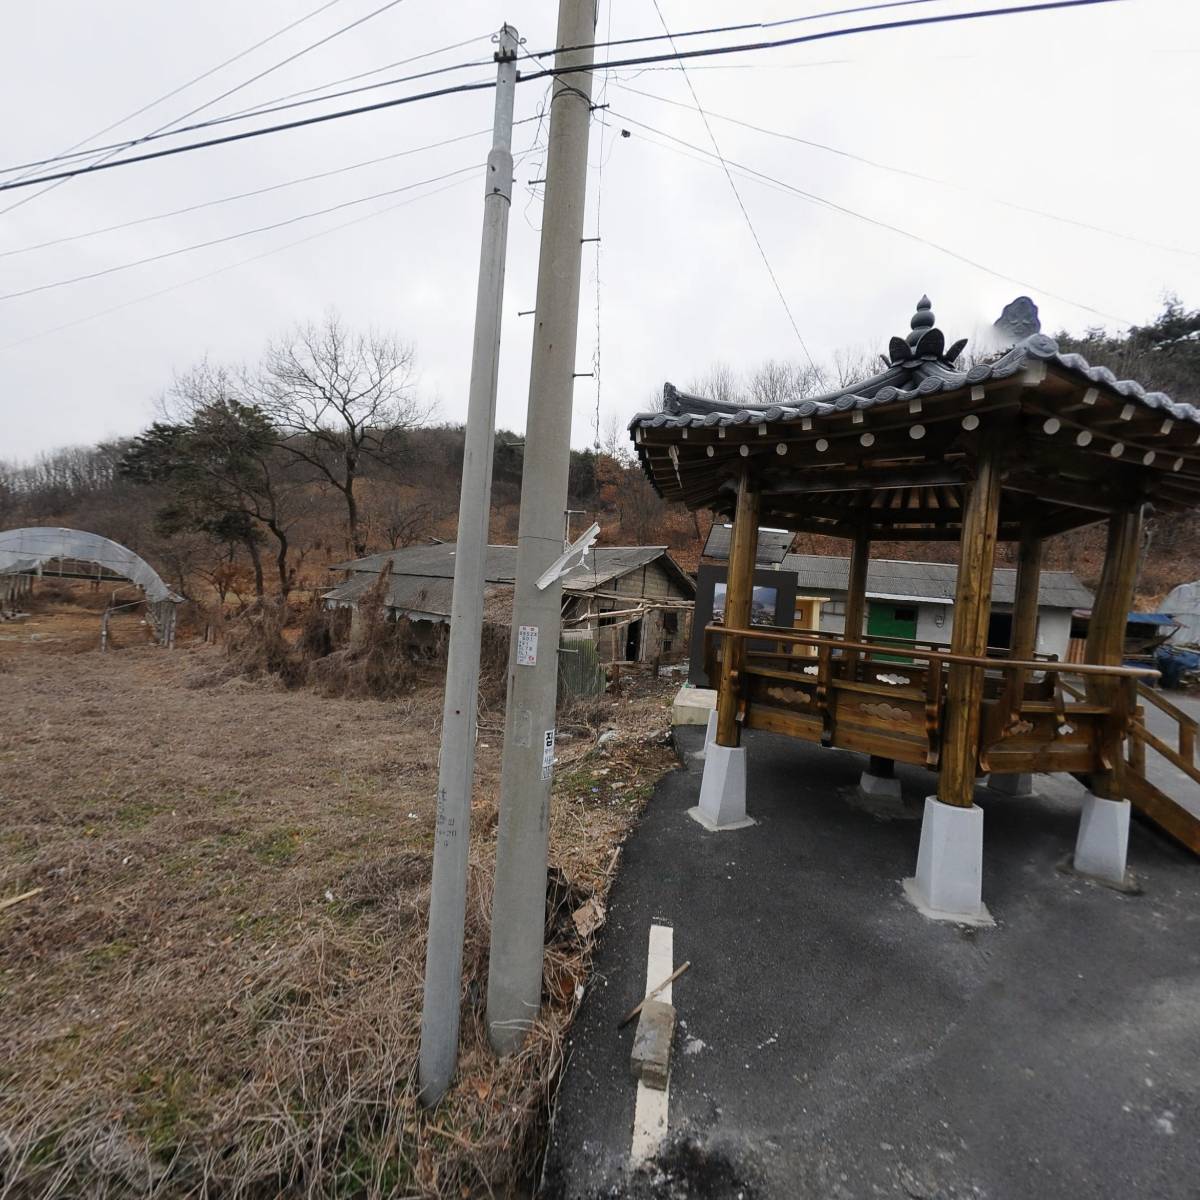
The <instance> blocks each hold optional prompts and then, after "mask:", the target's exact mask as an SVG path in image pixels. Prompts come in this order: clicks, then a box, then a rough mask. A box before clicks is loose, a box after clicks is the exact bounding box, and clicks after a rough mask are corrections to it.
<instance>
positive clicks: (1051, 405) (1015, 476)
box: [630, 297, 1200, 919]
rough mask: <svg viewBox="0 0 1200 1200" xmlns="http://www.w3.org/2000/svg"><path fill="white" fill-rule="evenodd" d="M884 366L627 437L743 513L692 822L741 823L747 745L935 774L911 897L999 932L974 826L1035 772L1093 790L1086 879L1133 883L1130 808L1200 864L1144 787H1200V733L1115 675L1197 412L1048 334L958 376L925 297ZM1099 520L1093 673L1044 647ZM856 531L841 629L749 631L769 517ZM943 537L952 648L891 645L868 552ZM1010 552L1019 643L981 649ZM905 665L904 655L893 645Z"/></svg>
mask: <svg viewBox="0 0 1200 1200" xmlns="http://www.w3.org/2000/svg"><path fill="white" fill-rule="evenodd" d="M910 326H911V331H910V332H909V333H908V334H907V336H905V337H894V338H892V339H891V342H890V344H889V346H888V353H887V355H886V358H885V360H884V365H883V369H882V370H881V371H880V372H879V373H878V374H876V375H874V376H872V377H871V378H869V379H864V380H863V381H862V382H861V383H858V384H855V385H854V386H852V387H849V388H846V389H844V390H841V391H837V392H831V393H828V394H826V395H822V396H817V397H813V398H811V399H807V400H804V401H801V402H797V403H795V404H790V405H786V406H782V405H781V406H774V407H764V408H742V407H739V406H737V405H731V404H724V403H718V402H716V401H712V400H705V399H702V398H700V397H698V396H690V395H686V394H684V393H682V392H679V391H677V390H676V389H675V388H673V387H672V386H671V385H670V384H667V385H666V387H665V388H664V395H663V407H662V410H661V411H660V412H654V413H645V414H641V415H639V416H637V417H635V418H634V420H633V422H632V423H631V426H630V429H631V435H632V437H633V439H634V442H635V444H636V446H637V451H638V454H639V456H640V459H641V463H642V467H643V469H644V470H645V472H646V474H647V475H648V476H649V478H650V480H651V482H652V483H653V485H654V487H655V488H656V489H657V490H658V492H659V494H660V495H661V496H663V497H664V498H665V499H667V500H674V501H679V502H681V503H683V504H685V505H687V507H688V508H690V509H699V508H708V509H711V510H712V511H714V512H715V513H716V514H718V515H720V516H721V517H723V518H726V519H729V518H732V520H733V532H732V537H731V546H730V555H729V567H728V582H727V594H726V602H725V617H724V622H723V624H714V625H712V626H710V627H709V628H708V630H707V638H708V653H709V656H710V662H711V666H712V669H711V670H710V671H709V677H710V678H717V679H719V689H718V698H717V711H716V717H715V722H714V724H715V729H714V730H713V737H712V740H711V743H710V745H709V747H708V750H707V754H706V761H705V772H704V780H703V784H702V788H701V800H700V805H699V809H698V811H697V817H698V819H700V820H701V821H703V822H704V823H706V824H707V825H709V827H711V828H728V827H730V826H736V825H737V824H739V823H741V822H742V821H743V820H745V819H746V799H745V797H746V762H745V753H746V752H745V750H744V749H743V748H741V747H740V745H739V742H740V733H741V730H742V729H763V730H770V731H774V732H776V733H782V734H786V735H788V736H791V737H794V738H800V739H803V740H806V741H810V742H818V743H821V744H823V745H827V746H836V747H841V748H843V749H847V750H855V751H859V752H862V753H864V754H867V755H869V756H871V758H870V766H869V769H868V774H867V776H866V777H865V779H866V780H867V781H870V780H876V781H878V780H881V779H887V778H888V777H889V776H891V774H892V770H893V764H894V763H895V762H902V763H910V764H917V765H922V766H926V767H929V768H931V769H933V770H934V771H936V772H937V777H938V778H937V794H936V796H931V797H929V799H928V800H927V801H926V805H925V814H924V818H923V824H922V830H921V841H920V848H919V851H918V859H917V871H916V875H915V878H914V879H913V880H910V881H908V883H907V885H906V886H907V888H908V890H909V894H910V897H911V898H912V899H913V900H914V901H915V902H916V903H918V905H919V906H922V907H923V908H925V909H926V910H927V911H929V912H930V913H931V915H935V916H936V915H941V916H952V917H954V918H955V919H987V914H986V909H984V907H983V904H982V896H981V884H980V880H981V864H982V850H983V812H982V809H980V808H979V807H977V806H976V805H975V804H974V802H973V794H974V789H975V786H976V782H977V780H978V779H979V777H980V776H981V775H984V774H988V773H990V774H991V776H992V783H993V785H994V786H995V785H997V784H1002V783H1003V782H1004V780H1005V778H1006V777H1007V778H1008V779H1009V780H1010V782H1011V781H1013V780H1015V779H1016V778H1018V777H1020V776H1027V775H1028V774H1030V773H1032V772H1039V771H1065V772H1070V773H1073V774H1075V775H1076V776H1077V777H1079V778H1080V779H1082V780H1084V781H1085V782H1086V785H1087V787H1088V793H1087V795H1086V798H1085V804H1084V810H1083V816H1082V820H1081V825H1080V833H1079V839H1078V841H1077V844H1076V851H1075V866H1076V869H1077V870H1079V871H1081V872H1083V873H1085V874H1089V875H1093V876H1096V877H1099V878H1102V879H1106V880H1109V881H1112V882H1119V881H1121V880H1122V879H1123V878H1124V874H1125V852H1126V843H1127V838H1128V829H1129V816H1130V812H1129V809H1130V802H1131V801H1132V802H1133V803H1134V804H1136V805H1137V806H1138V807H1139V808H1141V809H1143V810H1144V811H1145V812H1146V813H1147V814H1148V815H1149V816H1150V817H1151V818H1152V819H1154V820H1156V821H1157V822H1158V823H1159V824H1160V825H1162V826H1163V827H1164V828H1165V829H1166V830H1167V831H1168V832H1169V833H1171V834H1172V835H1173V836H1175V837H1176V838H1178V839H1179V840H1181V841H1183V842H1184V843H1185V844H1187V845H1189V846H1190V847H1191V848H1192V849H1193V850H1195V851H1197V852H1198V853H1200V814H1193V813H1191V812H1190V811H1189V810H1188V809H1187V808H1185V807H1183V806H1182V805H1181V804H1179V803H1177V802H1176V801H1175V800H1173V799H1172V798H1171V797H1168V796H1166V795H1165V794H1164V793H1163V792H1161V791H1160V790H1159V789H1158V788H1156V787H1155V786H1154V785H1153V784H1152V783H1150V782H1149V781H1148V780H1147V779H1146V777H1145V773H1144V770H1143V769H1142V764H1143V763H1144V752H1145V746H1146V745H1147V744H1150V745H1152V746H1153V748H1154V749H1155V751H1156V752H1157V753H1162V754H1164V755H1169V756H1171V761H1172V762H1175V763H1176V765H1179V766H1180V767H1181V769H1183V770H1185V771H1186V773H1187V774H1189V775H1190V776H1191V777H1192V778H1194V779H1196V780H1197V782H1200V770H1198V769H1197V768H1196V765H1195V761H1194V740H1195V738H1194V735H1195V729H1196V725H1195V722H1192V721H1190V719H1189V718H1187V717H1186V715H1185V714H1183V713H1182V712H1181V711H1180V710H1179V709H1177V708H1175V706H1173V705H1170V704H1169V702H1167V701H1165V700H1163V699H1161V698H1160V697H1159V696H1158V695H1157V694H1156V693H1154V692H1153V691H1151V690H1150V689H1149V688H1148V687H1146V686H1143V685H1145V684H1148V683H1150V682H1151V681H1152V680H1153V678H1154V676H1155V673H1154V672H1153V671H1147V670H1143V669H1136V668H1132V667H1124V666H1122V665H1121V651H1122V635H1123V631H1124V628H1125V616H1126V614H1127V613H1128V612H1129V610H1130V608H1131V607H1132V602H1133V597H1134V587H1135V583H1136V578H1137V571H1138V563H1139V555H1140V551H1141V546H1142V526H1143V521H1144V519H1145V517H1146V515H1147V513H1148V512H1150V511H1159V512H1174V511H1180V510H1185V509H1190V508H1194V507H1196V506H1197V505H1198V504H1200V410H1198V409H1196V408H1194V407H1192V406H1191V405H1186V404H1175V403H1172V401H1171V400H1170V399H1169V398H1168V397H1167V396H1165V395H1163V394H1162V393H1158V392H1148V391H1146V390H1145V389H1143V388H1142V387H1141V386H1140V385H1138V384H1137V383H1134V382H1132V381H1128V380H1118V379H1117V378H1116V377H1115V376H1114V375H1113V374H1112V373H1111V372H1110V371H1108V370H1106V369H1105V368H1102V367H1091V366H1089V365H1088V363H1086V362H1085V361H1084V360H1083V359H1082V358H1080V357H1079V356H1078V355H1074V354H1063V353H1060V351H1059V348H1058V345H1057V343H1056V342H1055V341H1054V340H1053V339H1052V338H1050V337H1047V336H1045V335H1043V334H1040V333H1035V334H1033V335H1032V336H1029V337H1026V338H1025V339H1024V340H1022V341H1019V342H1018V343H1017V344H1016V345H1014V346H1012V347H1011V349H1008V350H1007V351H1006V352H1004V353H1002V354H1000V355H998V356H997V357H995V358H994V360H993V361H990V362H984V363H980V364H979V365H977V366H972V367H969V368H966V369H963V368H961V367H960V366H959V365H958V362H959V357H960V355H961V354H962V352H963V349H964V347H965V344H966V343H965V341H959V342H955V343H954V344H953V345H950V346H947V344H946V339H945V337H944V336H943V334H942V332H941V331H940V330H939V329H938V328H937V327H936V324H935V318H934V314H933V311H932V307H931V304H930V301H929V299H928V298H927V297H922V299H921V300H920V302H919V303H918V305H917V310H916V313H915V314H914V316H913V317H912V320H911V322H910ZM1100 521H1104V522H1106V523H1107V531H1108V537H1107V551H1106V556H1105V561H1104V568H1103V575H1102V578H1101V581H1100V586H1099V588H1098V589H1097V601H1096V606H1095V608H1094V610H1093V613H1092V617H1091V623H1090V630H1089V634H1088V639H1087V653H1086V661H1085V662H1083V663H1069V664H1065V663H1064V664H1059V663H1056V662H1053V661H1047V660H1046V659H1045V658H1044V657H1042V656H1038V655H1037V654H1035V647H1036V644H1037V643H1036V626H1037V597H1038V579H1039V571H1040V564H1041V560H1042V548H1043V545H1044V543H1045V540H1046V539H1047V538H1049V537H1052V536H1054V535H1057V534H1063V533H1068V532H1070V531H1071V530H1075V529H1080V528H1082V527H1084V526H1087V525H1091V524H1093V523H1096V522H1100ZM760 524H762V525H767V526H772V527H778V528H783V529H790V530H794V531H805V532H811V533H822V534H828V535H832V536H834V537H839V538H844V539H845V540H846V541H847V542H849V543H850V546H851V566H850V587H849V593H848V597H847V602H846V620H845V631H844V633H843V634H840V635H834V634H829V633H821V632H819V631H818V630H815V629H814V630H794V629H790V628H789V629H782V628H770V627H767V628H764V627H763V626H760V625H757V624H756V625H755V626H754V627H753V629H751V627H750V604H751V599H752V586H753V572H754V567H755V544H756V538H757V531H758V527H759V525H760ZM877 539H886V540H888V541H898V540H910V541H930V540H939V541H942V540H953V541H957V542H958V543H959V570H958V577H957V591H956V595H955V600H954V607H953V632H952V635H951V642H950V644H949V645H943V644H934V643H929V642H925V643H917V642H910V643H906V644H905V645H904V646H903V647H899V646H898V644H897V641H896V639H895V638H889V639H888V640H887V642H886V644H883V643H881V642H880V641H879V640H875V639H872V638H870V637H869V636H867V635H866V634H865V633H864V630H863V617H864V611H865V607H866V598H865V591H866V576H867V564H868V560H869V557H870V550H871V542H872V541H873V540H877ZM998 541H1010V542H1015V543H1017V545H1018V547H1019V550H1018V573H1017V587H1016V598H1015V603H1014V605H1013V616H1012V637H1011V644H1010V646H1009V647H1004V648H994V647H989V646H988V644H987V633H988V620H989V614H990V604H991V597H990V589H991V581H992V571H993V560H994V557H995V551H996V543H997V542H998ZM900 649H902V650H903V653H902V654H899V653H898V650H900ZM1145 703H1156V704H1159V705H1160V706H1165V707H1166V709H1167V710H1168V711H1169V712H1171V713H1172V715H1173V716H1175V717H1177V719H1178V720H1179V722H1180V724H1179V746H1178V749H1177V750H1176V749H1175V748H1174V747H1171V746H1168V745H1167V744H1166V743H1165V742H1161V741H1160V740H1159V739H1157V738H1155V737H1154V736H1153V735H1152V734H1150V733H1149V732H1148V731H1147V730H1146V728H1145V726H1144V724H1143V723H1142V721H1141V720H1140V713H1141V711H1142V710H1141V707H1140V706H1141V705H1143V704H1145Z"/></svg>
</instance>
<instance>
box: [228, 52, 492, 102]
mask: <svg viewBox="0 0 1200 1200" xmlns="http://www.w3.org/2000/svg"><path fill="white" fill-rule="evenodd" d="M491 39H492V34H490V33H483V34H480V35H478V36H477V37H471V38H464V39H463V40H462V41H461V42H453V43H452V44H451V45H449V46H440V47H439V48H438V49H437V50H426V51H424V52H423V53H421V54H413V55H410V56H409V57H408V58H400V59H397V60H396V61H395V62H390V63H385V64H384V65H383V66H382V67H372V68H371V69H370V70H369V71H358V72H357V73H356V74H354V75H343V76H342V77H341V78H340V79H331V80H329V81H328V82H327V83H320V84H317V85H316V86H315V87H309V88H301V89H300V90H299V91H296V92H285V93H284V94H283V95H282V96H276V97H275V98H274V99H273V100H268V101H266V103H267V104H282V103H283V101H285V100H294V99H295V98H296V97H297V96H311V95H312V94H313V92H325V91H328V90H329V89H330V88H335V87H341V86H342V84H343V83H357V82H358V81H359V80H360V79H366V78H367V76H369V75H382V74H383V73H384V71H394V70H395V69H396V68H397V67H407V66H408V65H409V64H410V63H415V62H421V61H422V60H423V59H426V58H434V57H436V56H437V55H439V54H448V53H449V52H450V51H451V50H461V49H462V48H463V47H464V46H472V45H474V44H475V43H476V42H489V41H491ZM490 62H492V59H490V58H488V59H482V58H481V59H479V60H478V61H477V62H476V63H475V64H474V65H475V66H485V65H487V64H488V63H490ZM245 111H246V112H249V111H250V110H249V109H246V110H245ZM238 115H244V114H238Z"/></svg>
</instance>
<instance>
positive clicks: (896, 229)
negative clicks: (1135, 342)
mask: <svg viewBox="0 0 1200 1200" xmlns="http://www.w3.org/2000/svg"><path fill="white" fill-rule="evenodd" d="M608 111H609V115H610V116H613V117H616V118H617V119H618V120H620V121H623V122H626V123H628V124H630V125H634V126H636V127H638V128H639V129H645V130H648V131H649V132H650V133H653V134H656V135H657V136H658V137H661V138H666V139H667V140H668V141H671V142H675V143H677V144H678V145H680V146H685V147H687V148H688V149H689V150H694V151H695V152H696V153H697V154H700V155H703V156H704V161H706V162H708V165H709V166H716V165H717V163H714V162H712V161H711V160H713V159H716V158H717V155H715V154H713V152H712V151H711V150H705V149H704V148H703V147H702V146H697V145H695V144H694V143H692V142H688V141H685V140H684V139H683V138H680V137H676V136H675V135H674V134H670V133H667V132H666V131H665V130H662V129H657V128H655V127H654V126H653V125H648V124H646V122H644V121H639V120H637V119H636V118H634V117H631V116H628V115H627V114H625V113H618V112H616V111H615V110H614V109H612V108H610V109H609V110H608ZM652 144H653V143H652ZM725 166H726V168H727V169H728V168H730V167H732V168H734V169H736V170H737V171H739V172H741V173H742V175H743V176H745V177H746V178H749V179H752V180H755V181H757V182H761V183H765V184H767V185H768V186H772V187H775V188H776V189H778V190H782V191H784V192H788V193H790V194H792V195H796V196H799V197H801V198H802V199H804V200H808V201H809V202H810V203H813V204H817V205H820V206H822V207H824V208H829V209H832V210H833V211H834V212H840V213H842V214H843V215H845V216H848V217H854V218H855V219H856V220H859V221H864V222H866V223H867V224H868V225H874V226H876V227H878V228H880V229H886V230H888V231H889V232H891V233H896V234H899V235H900V236H901V237H903V238H907V239H908V240H909V241H914V242H919V243H920V244H921V245H923V246H928V247H929V248H930V249H931V250H936V251H937V252H938V253H939V254H945V255H946V256H947V257H949V258H953V259H956V260H957V261H958V262H961V263H965V264H966V265H967V266H969V267H973V268H975V270H977V271H982V272H984V274H986V275H991V276H993V277H995V278H996V279H1003V280H1004V281H1005V282H1006V283H1015V284H1016V285H1017V286H1018V287H1023V288H1027V289H1029V290H1030V291H1034V292H1040V293H1041V294H1042V295H1044V296H1049V297H1050V298H1051V299H1054V300H1058V301H1061V302H1062V303H1063V304H1069V305H1071V307H1072V308H1078V309H1080V310H1082V311H1083V312H1090V313H1092V314H1093V315H1095V316H1098V317H1103V318H1105V320H1111V321H1119V322H1121V323H1122V324H1125V325H1132V324H1133V322H1132V321H1130V320H1128V319H1127V318H1126V317H1120V316H1117V315H1116V314H1115V313H1110V312H1105V311H1104V310H1103V309H1099V308H1093V307H1092V306H1091V305H1088V304H1083V303H1081V302H1080V301H1079V300H1073V299H1071V297H1070V296H1064V295H1062V294H1060V293H1058V292H1052V291H1051V290H1050V289H1049V288H1045V287H1041V286H1040V285H1038V284H1035V283H1030V282H1029V281H1028V280H1026V279H1018V278H1017V277H1016V276H1015V275H1006V274H1005V273H1004V272H1003V271H997V270H996V269H995V268H993V267H989V266H987V265H986V264H985V263H981V262H979V261H977V260H976V259H973V258H969V257H968V256H967V255H965V254H961V253H959V251H957V250H952V249H950V247H948V246H943V245H942V244H941V243H939V242H935V241H932V240H931V239H929V238H926V237H922V236H921V235H920V234H917V233H913V232H912V231H911V230H908V229H903V228H901V227H900V226H899V225H893V224H891V223H890V222H888V221H882V220H880V219H879V218H877V217H870V216H867V214H866V213H861V212H858V211H856V210H855V209H852V208H847V207H846V206H845V205H844V204H838V203H837V202H836V201H834V200H829V199H827V198H826V197H824V196H819V195H817V194H816V193H814V192H809V191H805V190H804V189H803V188H799V187H797V186H796V185H795V184H792V183H788V182H787V181H786V180H783V179H777V178H776V177H775V176H773V175H768V174H766V172H764V171H758V170H756V169H755V168H754V167H749V166H747V165H746V164H745V163H739V162H735V161H734V160H733V159H726V160H725Z"/></svg>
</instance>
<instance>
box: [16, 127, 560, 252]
mask: <svg viewBox="0 0 1200 1200" xmlns="http://www.w3.org/2000/svg"><path fill="white" fill-rule="evenodd" d="M536 120H537V117H523V118H522V119H521V120H519V121H514V122H513V126H514V127H515V126H517V125H526V124H528V123H529V122H530V121H536ZM491 132H492V129H491V126H488V127H487V128H485V129H476V130H475V131H474V132H472V133H463V134H459V135H458V137H452V138H443V139H442V140H441V141H437V142H427V143H426V144H425V145H423V146H413V147H411V148H410V149H408V150H397V151H396V152H395V153H393V154H382V155H379V156H378V157H377V158H366V159H363V160H362V161H361V162H355V163H347V164H346V165H345V166H343V167H334V168H332V169H331V170H328V171H318V172H316V173H315V174H313V175H301V176H298V177H297V178H295V179H285V180H283V181H282V182H281V183H271V184H267V185H266V186H265V187H260V188H253V189H251V190H250V191H248V192H235V193H234V194H233V195H232V196H218V197H217V198H216V199H215V200H203V201H201V202H200V203H198V204H188V205H186V206H185V207H183V208H174V209H171V210H170V211H169V212H160V213H152V214H150V215H149V216H146V217H135V218H134V219H133V220H131V221H121V222H119V223H117V224H116V225H105V226H103V227H102V228H100V229H89V230H86V231H85V232H83V233H72V234H68V235H66V236H65V237H58V238H51V239H50V240H49V241H45V242H35V243H34V244H33V245H31V246H19V247H17V248H16V249H13V250H0V258H10V257H13V256H14V255H18V254H28V253H31V252H32V251H34V250H45V249H47V248H48V247H50V246H61V245H64V244H66V243H68V242H79V241H83V240H84V239H86V238H91V237H99V236H100V235H101V234H105V233H116V232H117V231H119V230H121V229H131V228H132V227H133V226H135V225H146V224H149V223H150V222H152V221H164V220H166V219H167V218H169V217H180V216H184V215H185V214H187V213H192V212H198V211H199V210H200V209H204V208H213V207H216V206H217V205H220V204H230V203H232V202H233V201H235V200H247V199H250V198H251V197H253V196H264V195H266V194H267V193H268V192H277V191H280V190H282V189H283V188H289V187H295V186H296V185H297V184H301V183H311V182H313V181H314V180H317V179H329V178H331V177H333V176H335V175H343V174H345V173H346V172H348V171H357V170H359V169H360V168H362V167H373V166H376V165H378V164H379V163H384V162H391V161H392V160H393V159H397V158H407V157H408V156H409V155H412V154H420V153H422V152H424V151H426V150H440V149H441V148H442V147H443V146H452V145H454V144H455V143H457V142H465V141H469V140H470V139H471V138H475V137H482V136H483V135H484V134H485V133H491Z"/></svg>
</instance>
